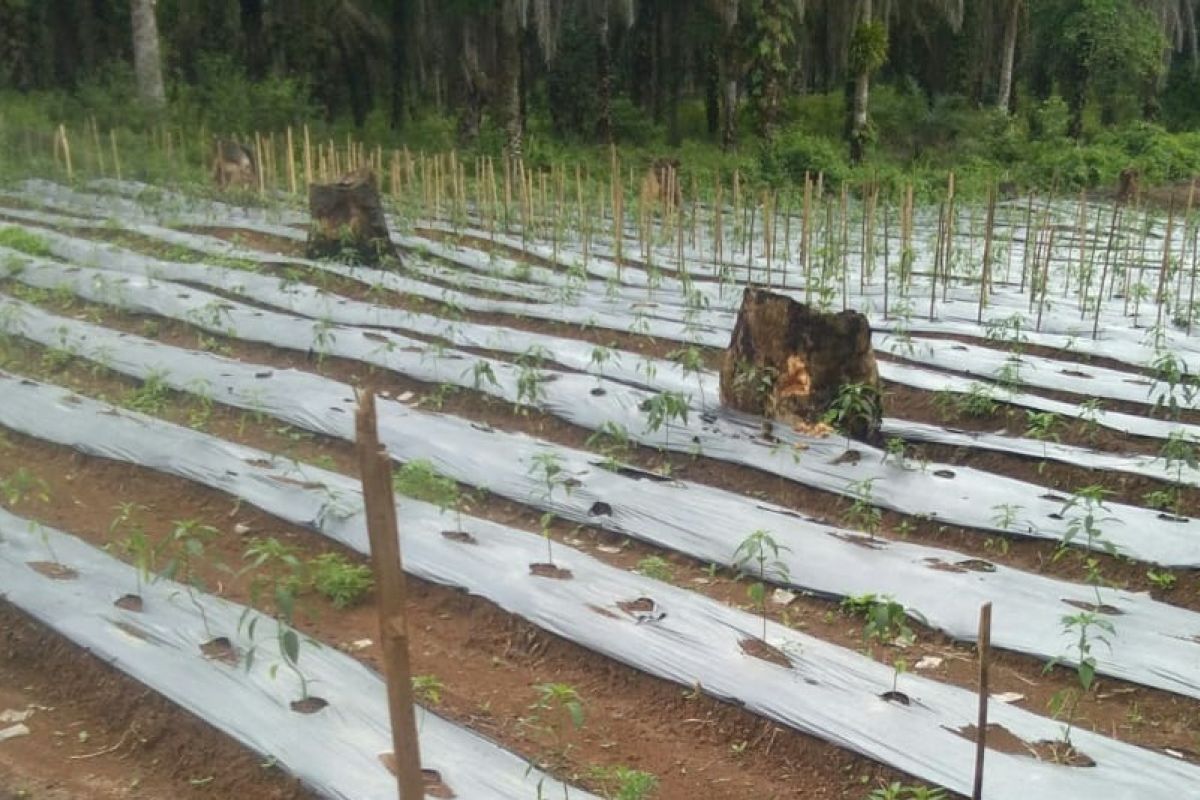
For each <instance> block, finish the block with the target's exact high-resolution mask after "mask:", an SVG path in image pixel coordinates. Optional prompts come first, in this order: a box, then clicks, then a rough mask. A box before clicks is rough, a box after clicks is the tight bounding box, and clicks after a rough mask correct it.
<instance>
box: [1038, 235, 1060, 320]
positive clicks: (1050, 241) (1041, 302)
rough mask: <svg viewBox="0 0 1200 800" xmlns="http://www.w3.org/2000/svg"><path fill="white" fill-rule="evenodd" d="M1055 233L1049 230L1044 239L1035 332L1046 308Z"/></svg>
mask: <svg viewBox="0 0 1200 800" xmlns="http://www.w3.org/2000/svg"><path fill="white" fill-rule="evenodd" d="M1055 233H1056V231H1055V230H1054V229H1053V228H1051V229H1050V235H1049V236H1047V237H1046V260H1045V261H1043V262H1042V280H1041V286H1039V287H1038V288H1039V290H1040V291H1039V294H1038V297H1039V299H1038V311H1037V330H1038V331H1041V329H1042V312H1043V311H1044V310H1045V308H1046V292H1047V291H1049V288H1050V259H1051V258H1052V257H1053V254H1054V234H1055Z"/></svg>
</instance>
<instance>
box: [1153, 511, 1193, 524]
mask: <svg viewBox="0 0 1200 800" xmlns="http://www.w3.org/2000/svg"><path fill="white" fill-rule="evenodd" d="M1158 518H1159V519H1161V520H1162V521H1163V522H1187V521H1188V518H1187V517H1180V516H1176V515H1175V514H1168V513H1167V512H1166V511H1162V512H1159V515H1158Z"/></svg>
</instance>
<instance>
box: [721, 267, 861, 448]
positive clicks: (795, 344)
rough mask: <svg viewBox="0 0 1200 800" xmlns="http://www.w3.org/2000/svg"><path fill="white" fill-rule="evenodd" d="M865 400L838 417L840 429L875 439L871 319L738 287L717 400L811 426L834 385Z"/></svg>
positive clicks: (834, 392) (836, 392) (829, 401)
mask: <svg viewBox="0 0 1200 800" xmlns="http://www.w3.org/2000/svg"><path fill="white" fill-rule="evenodd" d="M846 386H854V387H861V388H856V393H857V394H858V396H859V397H861V398H863V399H864V400H865V401H866V402H858V403H852V404H849V405H851V406H853V408H852V411H851V413H849V414H845V415H843V416H842V418H841V419H840V420H839V428H840V429H841V430H842V432H843V433H845V434H846V435H847V436H852V437H854V438H856V439H861V440H864V441H870V440H873V439H875V438H877V435H878V431H879V424H880V421H881V419H882V416H883V412H882V407H881V404H880V402H879V398H880V397H881V395H880V384H879V370H878V368H877V367H876V364H875V351H874V349H873V348H872V347H871V326H870V324H869V323H868V322H867V318H866V317H864V316H863V315H862V314H860V313H858V312H857V311H843V312H841V313H838V314H833V313H827V312H823V311H818V310H817V309H815V308H813V307H811V306H807V305H805V304H803V303H797V302H796V301H795V300H792V299H791V298H790V297H786V296H784V295H780V294H775V293H774V292H769V291H766V290H763V289H746V290H745V292H744V293H743V294H742V307H741V309H740V310H739V311H738V317H737V324H736V325H735V326H734V328H733V336H732V337H731V339H730V342H729V349H728V350H726V351H725V358H724V360H723V361H722V363H721V402H722V403H723V404H725V405H726V406H729V407H730V408H734V409H737V410H739V411H746V412H750V413H753V414H761V415H763V416H766V417H770V418H773V419H777V420H780V421H781V422H785V423H787V424H789V425H793V426H795V427H797V428H800V429H802V430H811V429H812V427H813V426H815V425H817V424H818V423H820V422H821V420H822V419H823V417H825V415H826V413H827V412H828V411H829V410H830V409H831V408H832V407H833V406H834V405H835V402H836V401H837V400H838V399H839V396H843V397H844V396H846V395H843V393H842V389H843V387H846Z"/></svg>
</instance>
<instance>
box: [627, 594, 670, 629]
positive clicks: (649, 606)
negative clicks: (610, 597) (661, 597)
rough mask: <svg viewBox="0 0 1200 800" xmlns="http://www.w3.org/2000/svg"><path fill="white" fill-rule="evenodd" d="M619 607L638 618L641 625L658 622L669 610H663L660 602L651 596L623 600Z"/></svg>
mask: <svg viewBox="0 0 1200 800" xmlns="http://www.w3.org/2000/svg"><path fill="white" fill-rule="evenodd" d="M617 608H619V609H621V610H622V611H624V612H625V613H626V614H628V615H629V616H631V617H633V618H634V619H636V620H637V621H638V624H639V625H640V624H641V623H643V622H658V621H659V620H660V619H662V618H663V617H665V616H666V615H667V612H666V611H663V610H662V608H661V607H660V606H659V605H658V603H656V602H654V601H653V600H652V599H650V598H649V597H639V598H638V599H636V600H622V601H620V602H619V603H617Z"/></svg>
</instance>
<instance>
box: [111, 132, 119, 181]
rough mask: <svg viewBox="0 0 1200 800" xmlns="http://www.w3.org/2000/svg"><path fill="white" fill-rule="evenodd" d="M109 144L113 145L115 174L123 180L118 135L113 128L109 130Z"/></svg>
mask: <svg viewBox="0 0 1200 800" xmlns="http://www.w3.org/2000/svg"><path fill="white" fill-rule="evenodd" d="M108 142H109V144H111V145H112V157H113V172H115V173H116V174H117V180H121V156H120V155H119V154H118V153H117V133H116V131H114V130H113V129H112V128H109V129H108Z"/></svg>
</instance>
